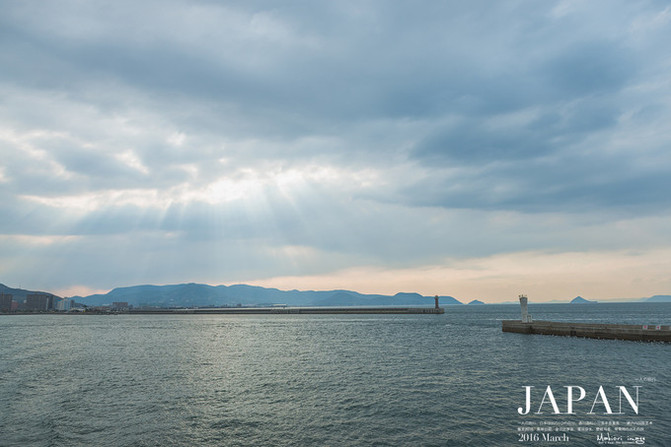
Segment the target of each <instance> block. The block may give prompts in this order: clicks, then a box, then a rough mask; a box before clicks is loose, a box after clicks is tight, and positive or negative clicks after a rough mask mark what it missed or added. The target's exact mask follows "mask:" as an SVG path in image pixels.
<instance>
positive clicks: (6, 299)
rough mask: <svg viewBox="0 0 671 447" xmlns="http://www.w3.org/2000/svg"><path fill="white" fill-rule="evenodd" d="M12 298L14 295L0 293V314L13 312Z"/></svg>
mask: <svg viewBox="0 0 671 447" xmlns="http://www.w3.org/2000/svg"><path fill="white" fill-rule="evenodd" d="M12 298H14V295H12V294H11V293H4V292H0V312H11V311H12V303H14V301H12Z"/></svg>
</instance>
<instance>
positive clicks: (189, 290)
mask: <svg viewBox="0 0 671 447" xmlns="http://www.w3.org/2000/svg"><path fill="white" fill-rule="evenodd" d="M0 293H8V294H12V295H13V296H14V300H15V301H24V300H25V298H26V295H27V294H29V293H49V292H35V291H30V290H26V289H21V288H12V287H7V286H5V285H4V284H0ZM71 298H73V299H74V300H75V301H77V302H78V303H82V304H86V305H87V306H100V305H104V304H112V303H113V302H115V301H116V302H127V303H128V304H131V305H133V306H136V307H137V306H157V307H197V306H237V305H238V304H240V305H243V306H248V305H277V304H285V305H287V306H433V297H430V296H422V295H420V294H418V293H397V294H396V295H380V294H362V293H358V292H354V291H351V290H330V291H312V290H308V291H300V290H286V291H285V290H279V289H273V288H265V287H259V286H250V285H246V284H237V285H232V286H225V285H220V286H210V285H207V284H196V283H189V284H174V285H162V286H157V285H140V286H131V287H118V288H116V289H113V290H111V291H110V292H108V293H105V294H96V295H88V296H74V297H71ZM630 301H644V302H651V303H665V302H671V295H655V296H652V297H649V298H641V299H639V300H635V299H632V300H630ZM565 302H566V301H559V300H554V301H551V303H565ZM571 302H573V303H575V302H583V303H584V302H589V303H593V302H594V301H588V300H585V299H583V298H582V297H576V298H574V299H573V300H572V301H571ZM452 304H463V303H462V302H461V301H459V300H457V299H456V298H454V297H452V296H440V305H452ZM469 304H484V303H482V302H481V301H478V300H473V301H471V302H470V303H469ZM500 304H518V303H517V302H513V301H510V302H505V303H500Z"/></svg>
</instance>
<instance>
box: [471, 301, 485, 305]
mask: <svg viewBox="0 0 671 447" xmlns="http://www.w3.org/2000/svg"><path fill="white" fill-rule="evenodd" d="M468 304H485V303H483V302H482V301H480V300H473V301H471V302H470V303H468Z"/></svg>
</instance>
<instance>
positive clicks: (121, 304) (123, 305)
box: [111, 301, 130, 312]
mask: <svg viewBox="0 0 671 447" xmlns="http://www.w3.org/2000/svg"><path fill="white" fill-rule="evenodd" d="M129 308H130V306H129V305H128V302H127V301H114V302H113V303H112V307H111V310H113V311H117V312H119V311H127V310H128V309H129Z"/></svg>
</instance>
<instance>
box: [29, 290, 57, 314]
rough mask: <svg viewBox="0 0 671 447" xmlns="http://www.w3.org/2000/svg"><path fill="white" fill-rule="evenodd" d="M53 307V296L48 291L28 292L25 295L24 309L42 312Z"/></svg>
mask: <svg viewBox="0 0 671 447" xmlns="http://www.w3.org/2000/svg"><path fill="white" fill-rule="evenodd" d="M53 308H54V296H53V295H51V294H48V293H29V294H28V295H26V310H33V311H40V312H44V311H47V310H52V309H53Z"/></svg>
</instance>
